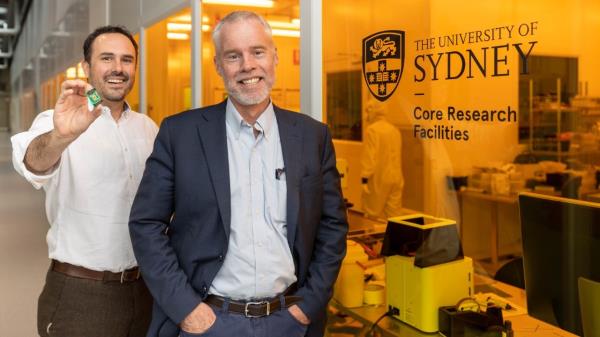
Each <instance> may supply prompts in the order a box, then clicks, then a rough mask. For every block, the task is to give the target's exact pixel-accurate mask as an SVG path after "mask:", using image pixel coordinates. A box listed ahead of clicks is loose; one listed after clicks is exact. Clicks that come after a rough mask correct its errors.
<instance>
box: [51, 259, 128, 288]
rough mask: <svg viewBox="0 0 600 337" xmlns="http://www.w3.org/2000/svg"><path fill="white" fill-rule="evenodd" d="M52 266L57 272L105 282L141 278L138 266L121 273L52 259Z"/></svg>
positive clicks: (121, 281) (122, 281) (123, 281)
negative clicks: (92, 268)
mask: <svg viewBox="0 0 600 337" xmlns="http://www.w3.org/2000/svg"><path fill="white" fill-rule="evenodd" d="M50 268H51V269H52V270H53V271H55V272H58V273H61V274H65V275H68V276H71V277H76V278H82V279H88V280H96V281H104V282H120V283H125V282H133V281H135V280H137V279H139V278H140V268H138V267H134V268H131V269H127V270H123V271H122V272H120V273H113V272H110V271H97V270H91V269H87V268H84V267H80V266H75V265H72V264H70V263H66V262H60V261H56V260H52V265H51V267H50Z"/></svg>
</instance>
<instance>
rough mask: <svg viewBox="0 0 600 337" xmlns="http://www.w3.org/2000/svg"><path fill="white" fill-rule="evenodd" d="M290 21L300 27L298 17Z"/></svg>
mask: <svg viewBox="0 0 600 337" xmlns="http://www.w3.org/2000/svg"><path fill="white" fill-rule="evenodd" d="M292 23H293V24H295V25H297V26H298V27H300V19H298V18H296V19H292Z"/></svg>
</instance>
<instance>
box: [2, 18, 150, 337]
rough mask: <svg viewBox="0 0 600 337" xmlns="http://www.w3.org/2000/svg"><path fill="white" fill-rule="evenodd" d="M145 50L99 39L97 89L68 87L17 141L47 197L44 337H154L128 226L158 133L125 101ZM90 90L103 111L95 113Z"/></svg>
mask: <svg viewBox="0 0 600 337" xmlns="http://www.w3.org/2000/svg"><path fill="white" fill-rule="evenodd" d="M137 49H138V47H137V44H136V42H135V40H134V39H133V37H132V36H131V33H129V31H127V30H126V29H125V28H123V27H116V26H106V27H101V28H98V29H97V30H95V31H94V32H93V33H91V34H90V35H89V36H88V37H87V39H86V40H85V42H84V45H83V53H84V61H83V69H84V71H85V74H86V76H87V78H88V81H89V83H86V82H85V81H82V80H67V81H65V82H63V83H62V86H61V93H60V97H59V98H58V101H57V103H56V105H55V107H54V109H53V110H48V111H44V112H42V113H40V114H39V115H38V116H37V117H36V118H35V120H34V121H33V125H32V126H31V128H30V129H29V130H28V131H26V132H22V133H19V134H17V135H15V136H14V137H12V139H11V141H12V144H13V164H14V166H15V169H16V170H17V171H18V172H19V173H20V174H21V175H23V176H24V177H25V178H26V179H27V180H28V181H29V182H30V183H31V184H32V185H33V186H34V187H35V188H38V189H39V188H41V187H42V188H44V191H45V192H46V212H47V216H48V221H49V223H50V230H49V231H48V235H47V238H46V240H47V243H48V250H49V257H50V259H51V264H50V268H49V270H48V274H47V276H46V284H45V286H44V289H43V291H42V293H41V295H40V297H39V301H38V333H39V335H40V336H61V337H84V336H85V337H106V336H111V337H143V336H145V334H146V331H147V328H148V324H149V322H150V316H151V310H152V297H151V296H150V293H149V292H148V290H147V288H146V286H145V284H144V282H143V281H142V279H141V278H140V273H139V270H138V268H137V262H136V260H135V257H134V255H133V250H132V247H131V241H130V238H129V234H128V228H127V220H128V216H129V210H130V207H131V204H132V202H133V198H134V195H135V192H136V190H137V186H138V184H139V181H140V179H141V176H142V173H143V170H144V162H145V160H146V158H147V157H148V155H149V154H150V152H151V151H152V142H153V140H154V138H155V136H156V132H157V127H156V125H155V124H154V122H152V121H151V120H150V119H149V118H148V117H147V116H145V115H142V114H139V113H137V112H134V111H132V110H131V108H130V107H129V105H128V104H127V103H126V102H125V96H126V95H127V94H128V93H129V92H130V91H131V88H132V86H133V83H134V81H135V72H136V60H137ZM92 88H95V89H96V90H97V92H98V93H99V95H100V97H101V98H102V104H100V105H98V106H96V107H95V108H93V109H92V110H91V111H90V110H89V109H88V103H87V97H86V93H87V92H88V91H89V90H91V89H92ZM92 107H93V105H92Z"/></svg>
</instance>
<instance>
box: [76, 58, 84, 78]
mask: <svg viewBox="0 0 600 337" xmlns="http://www.w3.org/2000/svg"><path fill="white" fill-rule="evenodd" d="M77 77H78V78H85V71H83V66H82V65H81V62H80V63H77Z"/></svg>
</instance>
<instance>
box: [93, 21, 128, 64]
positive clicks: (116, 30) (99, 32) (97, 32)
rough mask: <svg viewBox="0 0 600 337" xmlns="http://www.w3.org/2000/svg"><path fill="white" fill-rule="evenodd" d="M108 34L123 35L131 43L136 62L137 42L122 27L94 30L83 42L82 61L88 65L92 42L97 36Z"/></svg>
mask: <svg viewBox="0 0 600 337" xmlns="http://www.w3.org/2000/svg"><path fill="white" fill-rule="evenodd" d="M110 33H117V34H122V35H125V36H126V37H127V38H128V39H129V41H131V44H133V48H135V59H136V60H137V58H138V44H137V42H135V39H134V38H133V35H131V32H130V31H129V30H128V29H127V28H125V27H123V26H102V27H98V28H96V30H94V31H93V32H91V33H90V35H88V36H87V37H86V38H85V41H84V42H83V59H84V60H85V61H86V62H87V63H88V64H90V61H91V58H92V44H93V43H94V41H95V40H96V38H97V37H98V36H100V35H102V34H110Z"/></svg>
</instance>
